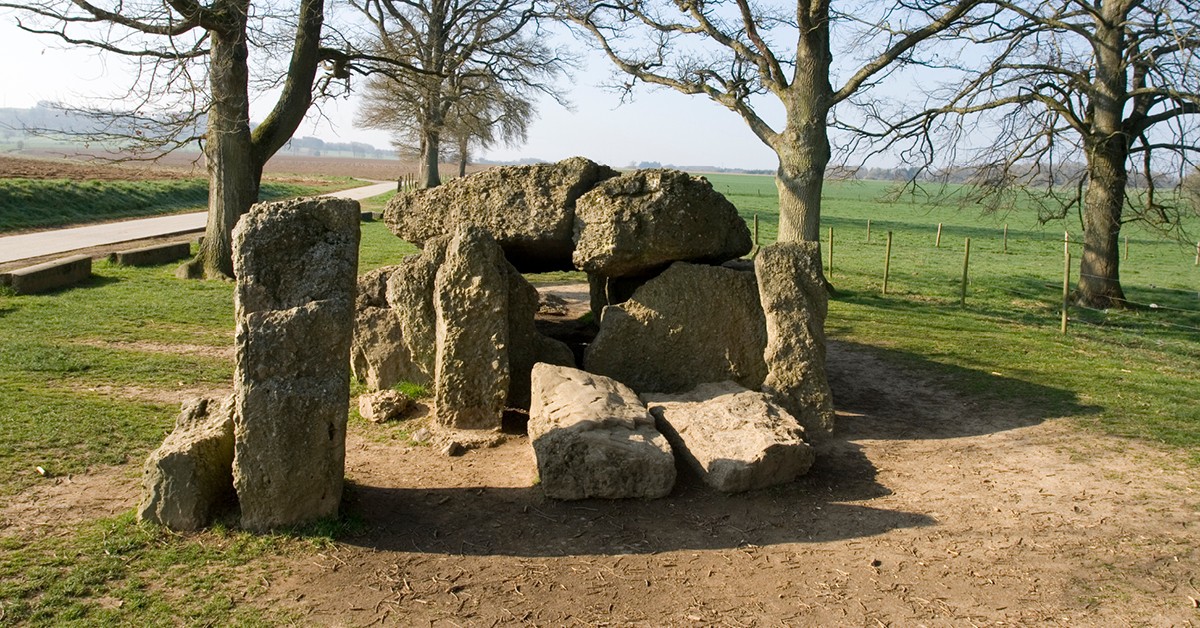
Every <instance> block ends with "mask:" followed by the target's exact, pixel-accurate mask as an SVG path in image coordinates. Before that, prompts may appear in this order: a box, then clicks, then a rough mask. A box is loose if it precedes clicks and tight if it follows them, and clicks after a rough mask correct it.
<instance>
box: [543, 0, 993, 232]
mask: <svg viewBox="0 0 1200 628" xmlns="http://www.w3.org/2000/svg"><path fill="white" fill-rule="evenodd" d="M562 2H563V4H562V7H561V9H562V12H563V14H564V16H565V18H566V19H568V20H569V21H571V22H573V23H574V24H576V25H578V26H580V27H582V28H583V30H585V31H586V32H587V33H590V35H591V38H592V39H593V40H594V41H595V42H597V43H598V44H599V46H600V48H601V49H602V50H603V51H604V53H605V54H606V55H607V56H608V58H609V59H610V60H611V61H612V62H613V63H614V64H615V65H616V67H617V68H619V69H620V71H621V72H623V73H624V74H625V75H626V76H627V77H628V79H629V80H628V82H626V83H625V85H624V88H625V89H626V90H632V89H633V88H634V86H635V85H636V84H637V83H638V82H644V83H649V84H651V85H658V86H665V87H669V88H671V89H675V90H677V91H680V92H683V93H685V94H695V95H702V96H707V97H708V98H710V99H712V100H713V101H715V102H716V103H718V104H720V105H722V106H724V107H726V108H728V109H729V110H731V111H733V112H735V113H737V114H738V115H739V116H741V117H742V119H743V120H744V121H745V122H746V124H748V125H749V126H750V130H751V132H753V133H754V134H755V136H757V137H758V139H759V140H761V141H762V142H763V143H764V144H766V145H767V146H768V147H770V148H771V150H773V151H774V152H775V154H776V156H777V157H778V159H779V167H778V169H777V170H776V176H775V183H776V186H777V187H778V189H779V239H780V240H816V239H817V238H818V232H819V228H820V225H819V222H820V216H821V187H822V183H823V179H824V174H825V168H826V166H827V165H828V164H829V161H830V158H831V147H830V141H829V134H828V130H829V123H830V120H831V119H832V118H833V110H834V107H836V106H837V105H839V104H841V103H844V102H847V101H849V100H851V98H852V97H853V96H855V95H856V94H857V93H859V92H860V91H862V90H864V89H865V88H868V87H870V86H871V85H873V84H874V83H876V82H878V81H879V80H881V79H882V78H883V77H885V76H886V75H887V74H889V73H890V72H892V71H894V70H895V69H896V68H898V67H901V66H904V65H907V64H912V63H922V61H921V60H920V59H919V58H917V57H916V56H915V55H916V48H917V46H918V44H920V43H922V42H923V41H925V40H927V39H929V38H931V37H936V36H938V35H939V34H941V33H943V32H944V31H947V30H948V29H951V28H958V27H959V24H960V23H962V22H963V21H964V20H966V19H968V17H969V16H970V14H971V12H972V10H973V9H975V8H976V7H977V6H979V5H984V4H986V2H985V1H983V0H907V1H903V2H896V3H894V4H893V3H887V4H886V5H883V6H882V8H881V7H880V4H879V3H863V4H861V5H859V6H855V7H850V8H844V9H842V10H834V9H832V8H831V7H830V4H831V3H830V2H829V1H828V0H810V1H801V0H797V2H796V3H795V5H794V6H793V7H791V8H789V7H788V6H787V5H786V4H773V3H754V2H751V1H750V0H562ZM835 23H836V24H839V25H840V26H841V29H842V31H844V35H843V36H844V37H846V38H850V37H853V38H854V39H855V44H856V45H855V48H854V50H855V51H856V52H855V56H857V57H858V59H857V60H858V65H857V67H856V69H854V70H853V71H851V72H849V73H848V75H847V78H846V79H845V80H844V81H843V82H842V83H841V85H840V86H834V85H833V84H832V82H831V70H832V67H833V66H832V64H833V55H832V52H831V43H832V39H831V37H832V36H833V33H832V29H831V25H833V24H835ZM759 97H763V99H760V98H759ZM764 99H773V100H775V101H777V102H778V103H779V104H781V105H783V110H784V121H783V123H782V126H780V127H776V126H773V125H772V124H771V123H769V122H768V120H767V119H766V118H765V117H764V116H762V115H760V109H761V108H762V107H763V106H764V105H765V102H766V100H764Z"/></svg>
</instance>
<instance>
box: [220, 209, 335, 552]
mask: <svg viewBox="0 0 1200 628" xmlns="http://www.w3.org/2000/svg"><path fill="white" fill-rule="evenodd" d="M358 221H359V206H358V202H357V201H351V200H345V199H331V198H323V199H313V198H310V199H296V200H291V201H283V202H278V203H259V204H257V205H255V206H254V207H252V208H251V209H250V212H249V213H248V214H246V215H245V216H243V217H242V219H241V220H240V221H239V222H238V225H237V227H236V228H235V229H234V233H233V236H234V271H235V273H236V275H237V277H238V283H237V289H236V291H235V293H234V310H235V314H236V325H237V326H236V332H235V344H236V349H237V359H236V370H235V374H234V400H235V412H234V435H235V448H234V449H235V451H234V462H233V476H234V484H235V486H236V488H237V495H238V502H239V504H240V506H241V511H242V526H243V527H245V528H247V529H251V530H266V529H271V528H277V527H283V526H293V525H300V524H304V523H307V522H311V521H313V520H316V519H320V518H323V517H329V516H334V515H336V514H337V512H338V505H339V504H340V502H341V497H342V486H343V478H344V474H345V439H346V418H347V413H348V409H349V403H350V400H349V385H350V382H349V377H350V370H349V363H350V344H351V336H352V328H353V318H354V306H355V292H356V284H357V281H356V277H357V270H358V243H359V227H358V224H359V222H358Z"/></svg>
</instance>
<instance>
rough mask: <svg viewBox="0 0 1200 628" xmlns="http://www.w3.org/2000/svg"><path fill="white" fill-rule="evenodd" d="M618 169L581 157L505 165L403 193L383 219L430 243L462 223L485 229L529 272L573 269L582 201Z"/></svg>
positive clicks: (409, 237) (399, 233)
mask: <svg viewBox="0 0 1200 628" xmlns="http://www.w3.org/2000/svg"><path fill="white" fill-rule="evenodd" d="M615 176H617V172H616V171H615V170H613V169H611V168H609V167H607V166H601V165H599V164H596V163H594V162H592V161H589V160H587V159H584V158H582V157H572V158H571V159H566V160H563V161H560V162H558V163H554V164H538V165H533V166H504V167H499V168H489V169H487V170H484V171H482V172H477V173H475V174H472V175H469V176H466V177H462V178H458V179H453V180H450V181H447V182H446V183H444V184H442V185H439V186H437V187H435V188H430V189H426V190H418V191H415V192H410V193H406V194H398V195H396V196H395V197H393V198H392V200H391V201H389V202H388V205H387V208H386V209H385V210H384V219H385V220H386V221H387V224H388V227H389V228H391V230H392V232H393V233H395V234H396V235H397V236H399V237H401V238H403V239H405V240H407V241H409V242H412V243H414V244H417V245H418V246H421V245H423V243H425V242H426V241H427V240H429V239H431V238H434V237H437V236H445V235H452V234H453V232H454V229H455V228H456V227H458V226H475V227H480V228H482V229H484V230H486V231H487V232H489V233H491V234H492V236H493V237H494V238H495V239H496V241H497V242H499V243H500V246H501V247H503V248H504V253H505V256H506V257H507V258H508V260H509V261H510V262H511V263H512V264H513V265H514V266H516V267H517V268H519V269H520V270H521V271H522V272H537V271H546V270H570V269H571V268H572V266H571V251H572V249H573V248H574V245H573V240H572V239H573V237H574V228H575V202H576V200H577V199H578V198H579V197H580V196H581V195H582V194H583V193H585V192H587V191H588V190H590V189H592V188H593V187H595V186H596V184H597V183H599V182H600V181H603V180H604V179H607V178H611V177H615Z"/></svg>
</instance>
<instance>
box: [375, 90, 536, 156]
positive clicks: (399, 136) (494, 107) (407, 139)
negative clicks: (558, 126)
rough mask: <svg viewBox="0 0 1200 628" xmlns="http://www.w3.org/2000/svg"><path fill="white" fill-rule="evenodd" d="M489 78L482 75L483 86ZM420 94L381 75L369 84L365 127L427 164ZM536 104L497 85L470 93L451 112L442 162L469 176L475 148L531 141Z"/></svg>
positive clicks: (442, 139)
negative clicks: (381, 132)
mask: <svg viewBox="0 0 1200 628" xmlns="http://www.w3.org/2000/svg"><path fill="white" fill-rule="evenodd" d="M486 80H487V79H486V77H480V78H479V79H478V81H479V82H480V83H483V82H485V81H486ZM420 103H421V99H420V97H419V95H418V94H415V93H413V92H412V91H409V90H406V89H405V88H404V83H403V82H401V81H398V80H396V79H395V78H393V77H391V76H384V75H376V76H373V77H371V78H370V79H369V80H368V81H367V86H366V90H365V92H364V96H363V103H362V107H361V108H360V109H359V124H360V125H362V126H365V127H369V128H377V129H382V130H386V131H390V132H391V133H392V144H393V146H395V147H396V149H397V151H398V152H399V153H400V154H401V155H403V156H406V157H414V158H418V159H420V163H422V164H426V163H427V162H426V161H425V160H424V159H423V158H424V157H425V156H426V155H425V149H424V147H425V146H426V134H425V132H424V129H423V127H422V124H421V115H420V107H419V105H420ZM536 111H537V109H536V106H535V105H534V103H533V102H532V100H530V98H529V97H528V96H526V95H524V94H522V93H521V92H514V91H511V90H507V89H505V86H504V85H503V84H499V83H495V82H493V83H492V84H491V86H490V87H488V86H487V85H481V86H479V87H472V88H469V89H467V90H464V93H463V97H462V98H460V99H459V100H457V101H456V102H454V103H453V104H452V105H451V107H450V108H449V110H448V111H447V113H446V116H445V120H444V122H443V124H442V127H441V132H440V133H439V148H440V151H439V152H440V153H441V155H440V156H439V157H438V159H439V161H443V162H445V161H455V162H457V163H458V175H459V176H463V175H465V174H466V169H467V165H468V164H469V163H470V162H471V156H472V152H473V150H475V149H477V148H478V149H486V148H489V147H491V146H494V145H496V144H505V145H515V144H519V143H521V142H524V141H525V138H526V137H528V132H529V124H530V122H532V120H533V118H534V116H535V115H536Z"/></svg>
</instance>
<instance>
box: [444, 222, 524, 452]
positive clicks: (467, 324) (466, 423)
mask: <svg viewBox="0 0 1200 628" xmlns="http://www.w3.org/2000/svg"><path fill="white" fill-rule="evenodd" d="M502 264H504V255H503V253H502V252H501V250H500V247H498V246H496V243H495V241H494V240H492V237H491V236H490V235H488V233H487V232H486V231H483V230H482V229H479V228H477V227H463V228H460V229H459V230H458V231H457V232H456V234H455V236H454V238H453V239H452V240H451V241H450V244H449V245H448V246H447V247H446V255H445V260H444V261H443V263H442V266H441V268H439V269H438V272H437V279H436V281H435V282H434V290H433V293H434V294H433V304H434V312H435V315H436V321H437V323H436V337H437V340H436V342H437V356H436V359H435V364H434V381H433V394H434V417H435V419H436V420H437V421H438V422H439V423H441V424H442V425H444V426H446V427H452V428H457V429H490V428H498V427H500V423H501V415H502V413H503V412H504V405H505V401H506V400H507V398H508V386H509V378H510V371H509V361H508V327H509V323H508V317H509V311H508V276H507V273H506V272H505V270H504V267H503V266H502Z"/></svg>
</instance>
